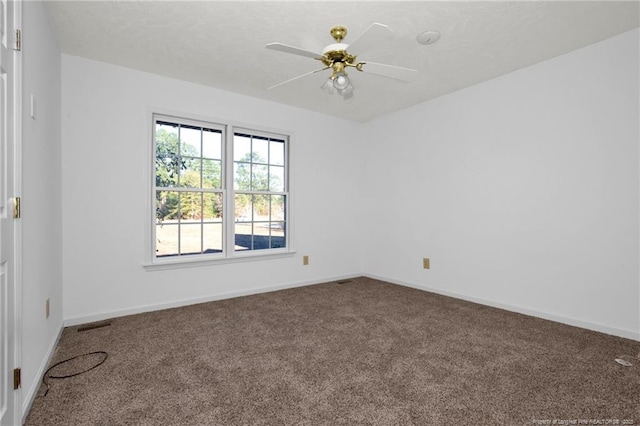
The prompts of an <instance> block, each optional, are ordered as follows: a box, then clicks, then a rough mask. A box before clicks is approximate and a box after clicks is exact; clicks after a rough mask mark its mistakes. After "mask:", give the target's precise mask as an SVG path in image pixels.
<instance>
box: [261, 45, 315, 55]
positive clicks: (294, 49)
mask: <svg viewBox="0 0 640 426" xmlns="http://www.w3.org/2000/svg"><path fill="white" fill-rule="evenodd" d="M266 47H267V49H271V50H277V51H278V52H284V53H291V54H293V55H298V56H306V57H307V58H313V59H316V58H321V57H322V54H321V53H317V52H311V51H310V50H305V49H301V48H299V47H295V46H289V45H288V44H283V43H269V44H267V46H266Z"/></svg>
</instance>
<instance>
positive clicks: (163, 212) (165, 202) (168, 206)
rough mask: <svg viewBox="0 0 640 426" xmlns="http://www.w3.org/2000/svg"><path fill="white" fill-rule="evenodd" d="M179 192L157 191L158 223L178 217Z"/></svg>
mask: <svg viewBox="0 0 640 426" xmlns="http://www.w3.org/2000/svg"><path fill="white" fill-rule="evenodd" d="M178 200H179V197H178V193H177V192H174V191H156V221H157V222H158V223H161V222H164V221H167V220H176V219H177V218H178Z"/></svg>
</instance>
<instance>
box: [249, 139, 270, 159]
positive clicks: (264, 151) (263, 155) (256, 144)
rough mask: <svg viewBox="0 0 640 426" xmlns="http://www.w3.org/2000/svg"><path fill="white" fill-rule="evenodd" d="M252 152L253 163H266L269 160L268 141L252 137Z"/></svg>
mask: <svg viewBox="0 0 640 426" xmlns="http://www.w3.org/2000/svg"><path fill="white" fill-rule="evenodd" d="M252 154H253V155H252V158H253V162H254V163H262V164H267V163H268V162H269V141H268V140H265V139H256V138H254V139H253V152H252Z"/></svg>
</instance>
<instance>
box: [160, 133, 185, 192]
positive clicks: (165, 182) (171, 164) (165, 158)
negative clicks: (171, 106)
mask: <svg viewBox="0 0 640 426" xmlns="http://www.w3.org/2000/svg"><path fill="white" fill-rule="evenodd" d="M179 165H180V156H179V155H178V126H177V125H169V124H164V123H157V124H156V158H155V167H156V186H165V187H169V186H176V185H177V183H178V169H179Z"/></svg>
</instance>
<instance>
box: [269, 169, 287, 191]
mask: <svg viewBox="0 0 640 426" xmlns="http://www.w3.org/2000/svg"><path fill="white" fill-rule="evenodd" d="M269 190H270V191H275V192H283V191H284V167H280V166H271V167H269Z"/></svg>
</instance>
